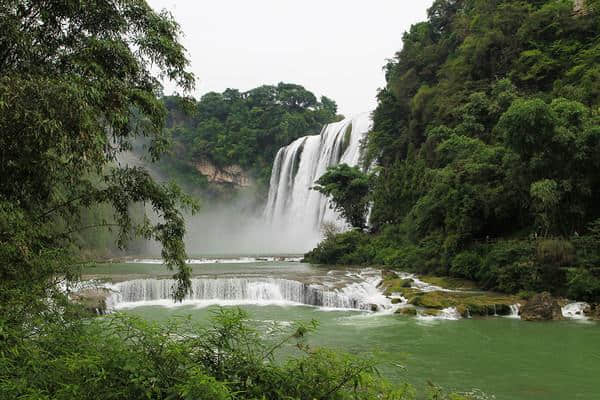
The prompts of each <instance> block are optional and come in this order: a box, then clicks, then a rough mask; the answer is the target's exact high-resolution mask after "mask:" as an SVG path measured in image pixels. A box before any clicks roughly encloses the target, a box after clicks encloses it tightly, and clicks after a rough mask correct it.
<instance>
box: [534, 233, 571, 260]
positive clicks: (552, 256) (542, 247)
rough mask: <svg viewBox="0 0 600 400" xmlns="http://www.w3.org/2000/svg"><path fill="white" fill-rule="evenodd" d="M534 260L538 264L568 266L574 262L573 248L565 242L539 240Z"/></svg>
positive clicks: (569, 243) (560, 240)
mask: <svg viewBox="0 0 600 400" xmlns="http://www.w3.org/2000/svg"><path fill="white" fill-rule="evenodd" d="M536 260H537V262H538V263H540V264H547V265H552V266H556V267H564V266H568V265H571V264H572V263H573V262H574V261H575V248H574V247H573V244H572V243H571V242H569V241H567V240H562V239H544V240H540V241H539V242H538V244H537V248H536Z"/></svg>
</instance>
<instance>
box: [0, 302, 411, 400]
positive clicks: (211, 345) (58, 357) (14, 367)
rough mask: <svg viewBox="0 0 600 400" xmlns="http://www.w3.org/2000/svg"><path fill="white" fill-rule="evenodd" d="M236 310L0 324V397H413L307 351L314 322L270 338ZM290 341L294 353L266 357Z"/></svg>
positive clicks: (364, 371) (346, 358)
mask: <svg viewBox="0 0 600 400" xmlns="http://www.w3.org/2000/svg"><path fill="white" fill-rule="evenodd" d="M247 319H248V315H247V314H246V313H245V312H243V311H241V310H239V309H228V310H225V309H220V310H219V311H217V312H216V313H215V314H214V316H213V321H212V325H211V326H210V327H208V328H202V327H198V326H195V325H194V324H192V323H191V322H190V321H189V320H184V321H178V322H177V323H175V322H170V323H167V324H163V325H159V324H156V323H149V322H146V321H144V320H141V319H138V318H134V317H126V316H123V315H114V316H110V317H108V318H106V319H103V320H100V319H96V320H92V321H78V322H77V321H73V322H71V323H70V324H68V325H65V324H61V323H58V324H45V325H44V326H43V330H41V331H39V332H38V334H37V335H33V336H29V337H28V338H26V339H24V337H23V333H24V332H22V331H21V332H18V331H9V330H8V331H7V330H6V329H4V328H5V326H4V324H3V323H2V321H0V334H1V338H2V340H3V346H2V348H0V397H1V398H2V399H18V398H23V399H25V398H27V399H56V400H70V399H78V400H88V399H89V400H92V399H93V400H97V399H100V400H103V399H151V400H152V399H157V400H158V399H173V400H184V399H185V400H188V399H194V400H228V399H239V400H242V399H273V400H276V399H339V400H345V399H363V400H370V399H389V400H413V399H414V398H415V391H414V389H413V388H412V387H411V386H410V385H407V384H405V385H401V386H397V387H395V386H392V385H390V384H388V383H387V382H385V381H383V380H382V379H381V378H380V377H379V376H378V375H376V369H375V366H374V364H373V362H371V361H369V360H363V359H359V358H357V357H354V356H351V355H348V354H343V353H337V352H332V351H328V350H323V349H312V348H308V346H306V345H305V344H304V339H303V338H304V336H305V335H306V333H307V332H308V331H310V330H312V329H313V328H314V326H315V325H314V324H310V325H297V326H295V327H294V328H293V329H292V330H290V331H289V332H284V331H280V332H278V333H277V335H275V337H272V338H271V339H264V340H263V339H261V335H260V334H259V333H258V332H257V331H256V330H254V329H253V328H251V327H250V326H249V325H248V324H247V323H246V321H247ZM290 341H293V342H296V347H297V348H299V349H300V350H301V355H300V356H299V357H297V358H293V359H290V360H289V361H287V362H278V361H276V358H278V359H281V357H276V355H277V353H278V351H279V350H280V349H281V348H282V346H283V345H284V344H286V343H289V342H290Z"/></svg>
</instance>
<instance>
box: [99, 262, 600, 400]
mask: <svg viewBox="0 0 600 400" xmlns="http://www.w3.org/2000/svg"><path fill="white" fill-rule="evenodd" d="M103 268H106V270H105V271H102V273H101V272H100V270H99V269H95V270H94V272H93V274H95V275H96V274H97V275H102V274H104V275H106V276H107V277H108V276H110V277H113V278H114V277H117V276H118V275H120V274H125V275H131V274H139V275H152V274H157V275H161V274H162V272H160V271H159V269H160V267H159V266H156V265H154V266H148V265H143V266H142V265H136V266H133V265H119V266H116V267H115V268H111V267H103ZM157 271H158V272H160V273H157ZM88 272H90V273H92V272H91V271H88ZM194 272H195V273H196V274H202V275H204V274H210V275H213V274H215V275H221V274H225V275H229V274H248V273H257V274H261V275H262V274H266V275H269V276H273V275H280V274H282V275H286V276H290V275H293V276H296V275H305V274H321V273H323V270H322V269H319V268H316V267H313V266H309V265H307V264H299V263H279V264H277V263H275V264H274V263H259V264H241V265H228V264H227V265H201V266H194ZM212 308H213V307H209V308H195V307H193V306H179V307H169V308H167V307H159V306H144V307H137V308H133V309H129V310H126V311H125V312H128V313H131V314H135V315H140V316H143V317H144V318H148V319H152V320H166V319H168V318H172V317H175V316H190V317H191V318H192V319H194V320H197V321H200V322H202V323H208V319H209V316H210V311H211V309H212ZM243 308H244V309H245V310H247V311H248V312H249V314H250V318H251V320H253V322H254V323H257V324H258V327H259V329H265V330H266V328H267V326H268V325H269V324H271V323H272V321H280V322H283V323H287V322H292V321H310V320H311V319H315V320H317V321H319V329H318V330H317V332H315V333H313V334H311V336H310V338H309V339H308V341H309V343H310V344H312V345H314V346H326V347H330V348H338V349H341V350H344V351H347V352H351V353H353V354H359V355H363V356H366V357H374V358H375V359H376V360H377V361H378V362H379V368H380V371H381V372H382V373H383V375H384V376H386V377H387V378H388V379H390V380H392V381H396V382H404V381H408V382H411V383H413V384H414V385H416V386H417V387H420V388H423V387H424V386H425V385H426V382H427V381H428V380H431V381H432V382H434V383H436V384H439V385H441V386H443V387H445V388H448V389H453V390H459V391H469V390H471V389H473V388H478V389H481V390H483V391H484V392H486V393H488V394H493V395H495V396H496V397H495V398H496V399H498V400H538V399H539V400H542V399H544V400H548V399H552V400H562V399H565V400H567V399H586V400H597V399H600V324H598V323H591V322H577V321H561V322H548V323H531V322H523V321H520V320H516V319H510V318H502V317H497V318H486V319H462V320H458V321H447V320H437V321H423V320H419V319H416V318H413V317H404V316H398V315H381V314H371V313H359V312H354V311H321V310H319V309H317V308H312V307H305V306H289V307H279V306H244V307H243Z"/></svg>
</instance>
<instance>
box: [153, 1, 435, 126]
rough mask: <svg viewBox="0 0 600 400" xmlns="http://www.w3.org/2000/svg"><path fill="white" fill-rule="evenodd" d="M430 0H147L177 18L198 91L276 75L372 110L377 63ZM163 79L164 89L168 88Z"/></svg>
mask: <svg viewBox="0 0 600 400" xmlns="http://www.w3.org/2000/svg"><path fill="white" fill-rule="evenodd" d="M432 2H433V0H303V1H298V0H295V1H293V0H148V3H149V4H150V5H151V6H152V7H153V8H154V9H157V10H161V9H167V10H169V11H170V12H171V13H172V14H173V16H174V17H175V19H176V20H177V21H178V22H179V24H180V25H181V29H182V31H183V37H182V43H183V45H184V46H185V47H186V49H187V51H188V57H189V59H190V61H191V65H190V69H191V71H192V72H193V73H194V74H195V75H196V79H197V81H196V90H195V92H194V93H193V95H194V96H195V97H200V96H201V95H203V94H205V93H207V92H210V91H217V92H222V91H223V90H225V89H227V88H235V89H239V90H241V91H245V90H249V89H252V88H254V87H257V86H260V85H263V84H277V83H278V82H288V83H297V84H300V85H303V86H304V87H306V88H307V89H308V90H310V91H312V92H313V93H315V94H316V95H317V96H321V95H325V96H327V97H329V98H332V99H333V100H335V101H336V102H337V104H338V112H339V113H341V114H344V115H346V116H352V115H356V114H359V113H362V112H366V111H372V110H373V109H374V108H375V106H376V98H375V96H376V94H377V89H378V88H381V87H383V86H384V84H385V79H384V73H383V70H382V67H383V66H384V65H385V63H386V59H388V58H392V57H393V56H394V54H395V52H396V51H398V50H400V47H401V45H402V34H403V32H405V31H406V30H408V29H409V28H410V25H411V24H414V23H416V22H419V21H423V20H425V19H426V10H427V8H429V6H431V4H432ZM173 89H174V87H173V85H171V84H170V83H168V82H166V83H165V92H166V93H167V94H170V93H172V92H173Z"/></svg>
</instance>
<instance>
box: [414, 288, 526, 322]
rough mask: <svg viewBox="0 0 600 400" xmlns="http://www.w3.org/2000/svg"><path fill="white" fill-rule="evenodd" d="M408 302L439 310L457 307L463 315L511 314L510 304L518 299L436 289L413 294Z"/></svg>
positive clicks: (491, 294) (490, 294)
mask: <svg viewBox="0 0 600 400" xmlns="http://www.w3.org/2000/svg"><path fill="white" fill-rule="evenodd" d="M405 297H406V296H405ZM408 302H409V303H410V304H413V305H415V306H419V307H425V308H434V309H439V310H441V309H444V308H448V307H455V308H456V309H457V311H458V312H459V313H460V314H461V315H462V316H463V317H469V316H488V315H510V313H511V308H510V306H511V304H515V303H516V302H517V299H516V298H515V297H514V296H506V295H500V294H495V293H489V292H458V291H454V292H446V291H434V292H422V293H417V294H413V295H412V296H411V297H410V298H408Z"/></svg>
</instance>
